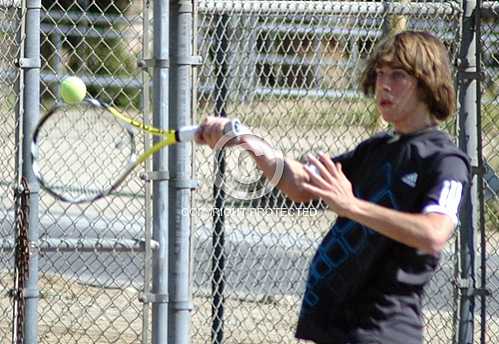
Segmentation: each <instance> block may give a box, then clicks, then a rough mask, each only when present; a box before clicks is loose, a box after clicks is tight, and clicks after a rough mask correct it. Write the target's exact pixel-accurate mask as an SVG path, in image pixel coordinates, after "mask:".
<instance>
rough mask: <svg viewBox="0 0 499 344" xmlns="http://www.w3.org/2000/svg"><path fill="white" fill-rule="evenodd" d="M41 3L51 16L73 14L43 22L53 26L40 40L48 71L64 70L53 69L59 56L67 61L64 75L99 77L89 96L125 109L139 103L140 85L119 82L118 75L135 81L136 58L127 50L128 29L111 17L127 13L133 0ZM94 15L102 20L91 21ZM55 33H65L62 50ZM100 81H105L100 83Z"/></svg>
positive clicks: (64, 61) (91, 84)
mask: <svg viewBox="0 0 499 344" xmlns="http://www.w3.org/2000/svg"><path fill="white" fill-rule="evenodd" d="M42 4H43V6H44V8H45V9H46V10H47V11H48V14H49V15H50V13H51V11H56V12H57V13H59V12H67V13H68V14H69V15H68V16H63V17H62V18H59V17H57V16H55V17H52V18H51V17H50V16H49V17H47V18H45V20H44V22H43V23H44V24H49V25H50V26H53V27H54V29H53V30H51V32H53V33H54V34H48V35H47V36H45V37H43V39H42V47H41V51H42V56H43V60H44V61H46V65H45V66H44V67H43V69H44V71H45V72H49V73H54V72H55V73H58V74H59V73H61V71H60V69H58V68H54V67H55V66H56V63H58V61H57V59H58V58H59V59H60V60H61V61H60V63H62V65H63V72H62V73H63V74H62V75H58V76H59V77H62V76H64V75H65V74H75V75H78V76H80V77H88V78H90V80H92V79H93V78H95V79H94V80H92V82H87V88H88V91H89V93H90V94H91V95H93V96H98V97H99V98H101V99H102V100H104V101H109V102H113V103H114V104H115V105H117V106H121V107H127V106H130V105H132V106H135V107H137V106H139V105H140V92H141V90H140V89H137V88H136V87H132V85H128V84H123V85H120V84H116V83H117V81H118V80H120V79H123V80H126V79H133V78H134V76H135V75H136V74H137V63H136V61H137V58H136V56H134V53H133V52H130V50H129V49H128V41H127V39H126V35H123V32H124V31H125V30H126V29H127V27H124V26H123V23H121V24H120V25H117V24H116V23H114V22H113V19H112V18H113V17H115V16H125V15H126V12H127V11H128V9H129V8H130V6H131V0H114V1H111V2H110V1H108V0H92V1H90V0H88V1H75V0H58V1H55V2H54V1H48V0H43V1H42ZM52 13H55V12H52ZM80 13H81V14H87V16H83V15H82V16H81V18H80V17H79V16H78V14H80ZM93 17H96V18H99V22H92V18H93ZM75 18H77V19H75ZM101 18H105V19H106V20H101ZM85 30H90V32H91V33H92V34H89V35H86V34H85ZM96 32H99V33H102V34H101V37H98V38H97V37H95V33H96ZM113 33H115V34H113ZM57 35H60V37H61V41H62V49H61V48H60V47H61V46H59V47H57V45H56V42H55V40H54V37H57ZM57 49H59V51H57ZM99 79H100V80H104V81H103V82H100V81H98V80H99ZM110 81H112V83H110ZM52 94H55V92H52ZM52 94H50V96H52Z"/></svg>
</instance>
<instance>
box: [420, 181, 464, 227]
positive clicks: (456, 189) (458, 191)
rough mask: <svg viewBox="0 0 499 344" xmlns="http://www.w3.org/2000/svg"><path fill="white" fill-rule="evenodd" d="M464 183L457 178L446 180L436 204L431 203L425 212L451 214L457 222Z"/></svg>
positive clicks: (425, 208)
mask: <svg viewBox="0 0 499 344" xmlns="http://www.w3.org/2000/svg"><path fill="white" fill-rule="evenodd" d="M462 191H463V184H462V183H460V182H458V181H455V180H445V181H444V182H443V186H442V189H441V190H440V196H439V198H438V202H437V203H436V204H429V205H427V206H426V207H424V209H423V213H442V214H446V215H449V216H450V217H451V218H452V220H453V221H454V223H457V210H458V207H459V203H460V202H461V196H462Z"/></svg>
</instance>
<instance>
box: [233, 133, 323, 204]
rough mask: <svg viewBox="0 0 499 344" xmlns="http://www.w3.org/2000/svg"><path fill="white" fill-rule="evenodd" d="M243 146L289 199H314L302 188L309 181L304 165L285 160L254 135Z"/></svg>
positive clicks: (244, 141) (296, 200) (245, 140)
mask: <svg viewBox="0 0 499 344" xmlns="http://www.w3.org/2000/svg"><path fill="white" fill-rule="evenodd" d="M243 144H244V145H245V146H246V148H247V149H248V151H249V152H250V153H251V155H252V156H253V159H254V160H255V162H256V165H257V166H258V168H259V169H260V170H261V171H262V173H263V174H264V176H265V177H266V178H267V179H268V180H271V181H276V182H277V187H278V188H279V189H280V190H281V191H282V192H284V193H285V194H286V196H287V197H289V198H290V199H291V200H293V201H295V202H307V201H310V200H312V199H313V196H312V195H311V194H310V193H307V192H305V191H304V190H303V189H302V187H301V185H303V183H304V182H306V181H308V175H307V173H306V172H305V170H304V169H303V164H302V163H300V162H298V161H296V160H293V159H288V158H284V157H283V156H282V154H281V153H280V152H277V151H276V150H274V149H273V148H272V147H271V146H270V145H269V144H267V143H266V142H264V141H263V140H260V139H259V138H258V137H255V136H252V135H248V136H247V137H245V138H244V139H243Z"/></svg>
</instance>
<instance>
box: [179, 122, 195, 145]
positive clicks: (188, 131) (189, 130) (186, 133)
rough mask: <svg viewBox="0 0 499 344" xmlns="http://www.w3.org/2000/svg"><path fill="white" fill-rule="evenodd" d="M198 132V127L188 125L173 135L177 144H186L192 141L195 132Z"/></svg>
mask: <svg viewBox="0 0 499 344" xmlns="http://www.w3.org/2000/svg"><path fill="white" fill-rule="evenodd" d="M198 130H199V126H198V125H188V126H185V127H182V128H179V129H178V130H177V132H176V133H175V134H176V135H175V136H176V139H177V142H188V141H192V140H193V139H194V136H195V135H196V132H197V131H198Z"/></svg>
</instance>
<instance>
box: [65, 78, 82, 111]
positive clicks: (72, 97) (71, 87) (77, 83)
mask: <svg viewBox="0 0 499 344" xmlns="http://www.w3.org/2000/svg"><path fill="white" fill-rule="evenodd" d="M86 95H87V87H86V86H85V84H84V83H83V81H82V80H81V79H80V78H78V77H76V76H70V77H67V78H65V79H64V80H62V82H61V98H62V100H64V102H65V103H66V104H77V103H79V102H81V101H82V100H83V99H84V98H85V96H86Z"/></svg>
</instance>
